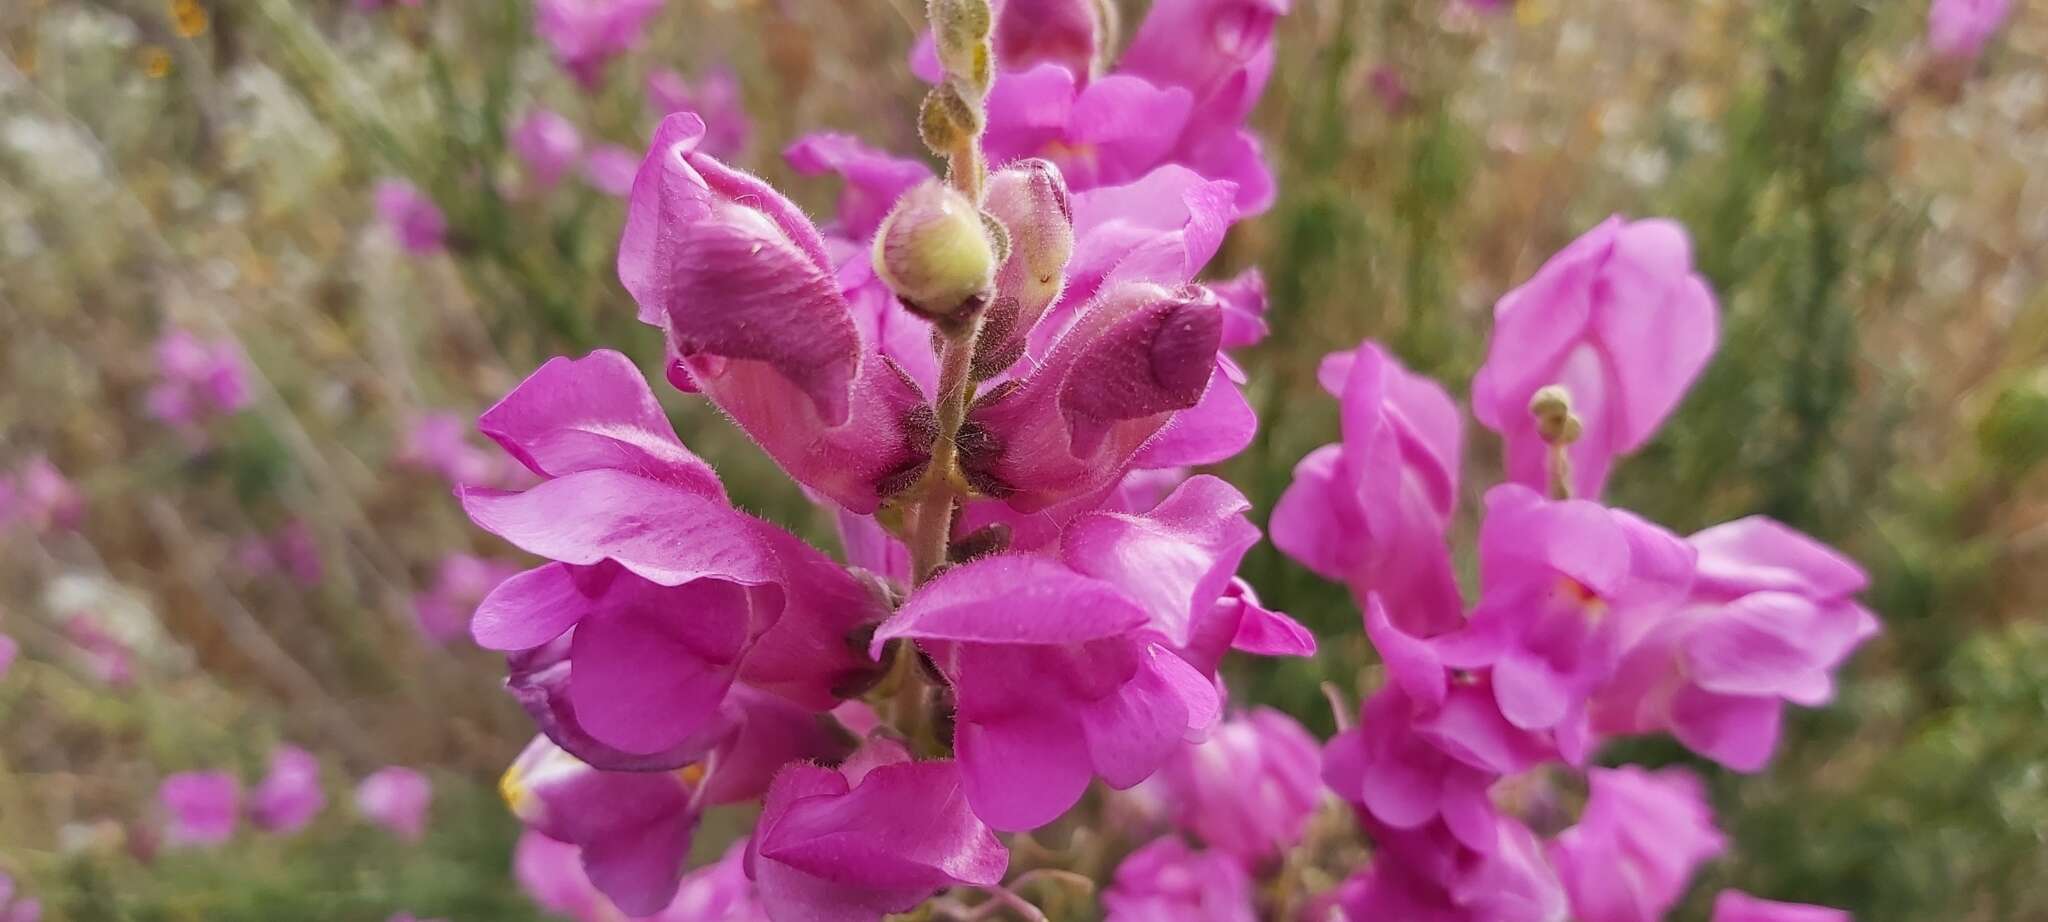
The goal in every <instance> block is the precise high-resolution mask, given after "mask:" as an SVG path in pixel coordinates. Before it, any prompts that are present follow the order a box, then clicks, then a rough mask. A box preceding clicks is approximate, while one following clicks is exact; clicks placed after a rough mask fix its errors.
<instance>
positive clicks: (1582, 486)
mask: <svg viewBox="0 0 2048 922" xmlns="http://www.w3.org/2000/svg"><path fill="white" fill-rule="evenodd" d="M1719 325H1720V321H1719V318H1718V315H1717V309H1716V307H1715V303H1714V295H1713V292H1711V291H1709V290H1708V288H1707V284H1706V281H1705V280H1704V279H1702V278H1700V276H1699V275H1698V273H1696V272H1694V271H1693V267H1692V244H1691V242H1690V241H1689V240H1688V239H1687V237H1686V233H1685V230H1684V228H1681V227H1680V226H1678V225H1677V224H1676V223H1674V222H1671V221H1666V220H1658V219H1652V220H1646V221H1635V222H1628V221H1624V220H1623V219H1622V218H1620V217H1619V216H1616V217H1612V218H1609V219H1607V220H1606V221H1604V222H1602V223H1601V224H1600V225H1599V226H1598V227H1595V228H1593V229H1592V230H1590V231H1588V232H1586V234H1585V236H1582V237H1580V238H1579V239H1577V240H1575V241H1573V242H1572V244H1571V245H1570V246H1567V247H1565V248H1564V249H1563V250H1561V251H1559V252H1558V254H1557V255H1555V256H1552V257H1551V258H1550V261H1549V262H1546V263H1544V264H1543V267H1542V268H1540V269H1538V270H1536V275H1535V276H1534V277H1532V278H1530V279H1529V281H1527V282H1525V283H1523V285H1522V286H1521V287H1519V288H1516V289H1515V290H1513V291H1510V292H1508V293H1507V294H1506V295H1503V296H1502V297H1501V299H1500V301H1499V303H1497V304H1495V305H1494V328H1493V338H1492V342H1491V343H1490V344H1489V346H1488V351H1487V356H1486V364H1485V366H1483V367H1481V368H1480V369H1479V373H1478V375H1477V376H1475V377H1474V378H1473V379H1472V413H1473V415H1474V416H1475V417H1477V418H1478V420H1479V422H1480V424H1481V425H1484V426H1485V427H1487V428H1488V429H1492V430H1493V431H1495V432H1498V433H1500V434H1501V437H1502V439H1504V440H1505V441H1506V443H1507V474H1508V479H1509V480H1511V481H1514V482H1515V483H1519V484H1522V485H1524V486H1528V487H1532V488H1535V489H1539V490H1540V489H1544V488H1545V486H1546V485H1547V484H1548V483H1549V474H1550V472H1549V466H1550V464H1549V460H1548V454H1549V447H1548V446H1547V445H1546V444H1545V443H1544V442H1543V439H1542V437H1541V436H1540V435H1538V434H1537V431H1536V421H1535V418H1534V417H1533V416H1532V415H1531V414H1530V412H1529V401H1530V399H1531V398H1532V397H1533V396H1534V395H1535V394H1536V391H1537V390H1538V389H1540V388H1543V387H1546V386H1549V385H1559V386H1562V387H1563V388H1564V389H1565V390H1566V391H1567V392H1568V393H1569V394H1570V398H1571V404H1572V409H1573V413H1574V414H1575V415H1576V416H1578V418H1579V419H1580V421H1581V422H1582V423H1583V425H1584V432H1583V434H1582V435H1580V437H1579V439H1578V441H1577V442H1575V443H1573V444H1572V445H1571V446H1570V447H1569V449H1567V451H1566V456H1567V457H1568V458H1569V459H1570V462H1571V481H1570V485H1571V488H1572V492H1573V494H1574V495H1575V496H1578V497H1581V498H1584V499H1597V498H1599V496H1600V493H1601V489H1602V488H1603V487H1604V486H1605V485H1606V483H1607V475H1608V473H1609V471H1610V470H1611V469H1612V468H1613V466H1614V461H1615V459H1616V458H1619V457H1620V456H1622V455H1626V454H1628V453H1630V452H1633V451H1635V450H1636V449H1638V448H1641V447H1642V446H1643V445H1644V443H1646V442H1648V441H1649V440H1650V437H1651V436H1652V435H1654V434H1655V433H1656V431H1657V427H1658V426H1660V425H1662V424H1663V422H1664V419H1665V417H1667V416H1669V415H1670V414H1671V411H1672V409H1673V408H1675V407H1677V405H1678V401H1679V400H1680V398H1682V397H1684V396H1685V392H1686V390H1687V389H1688V388H1690V387H1691V386H1692V382H1693V379H1694V378H1695V377H1697V376H1698V375H1699V373H1700V370H1701V369H1702V368H1704V367H1706V364H1707V358H1708V357H1709V356H1711V355H1712V354H1713V352H1714V345H1715V341H1716V338H1717V336H1718V331H1719Z"/></svg>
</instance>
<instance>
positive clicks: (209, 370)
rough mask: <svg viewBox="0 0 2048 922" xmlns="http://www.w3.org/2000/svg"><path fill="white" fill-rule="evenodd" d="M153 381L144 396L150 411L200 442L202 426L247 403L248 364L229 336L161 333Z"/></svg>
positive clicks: (202, 440)
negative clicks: (207, 338) (208, 338)
mask: <svg viewBox="0 0 2048 922" xmlns="http://www.w3.org/2000/svg"><path fill="white" fill-rule="evenodd" d="M156 364H157V381H156V383H155V384H154V385H152V386H151V387H150V389H149V393H148V395H147V396H146V397H145V398H144V406H145V408H146V409H147V410H148V411H149V414H150V415H151V416H153V417H155V418H156V419H157V420H158V421H159V422H162V423H164V424H166V425H168V426H170V427H172V428H174V429H176V430H178V431H179V433H180V434H182V435H183V436H184V437H185V439H186V441H187V442H188V443H190V444H192V445H193V446H194V447H195V448H196V447H202V446H203V445H204V443H205V439H206V434H205V432H204V430H203V428H202V427H203V426H204V425H205V424H206V423H207V422H208V421H210V420H213V419H218V418H221V417H226V416H232V415H234V414H236V413H239V412H241V411H242V410H243V409H245V408H247V407H248V405H249V403H250V402H251V400H252V399H253V398H252V397H251V395H250V393H249V385H248V374H249V371H248V364H247V360H246V359H245V358H244V357H243V355H242V349H241V346H240V344H238V343H236V342H235V341H234V340H232V339H221V340H217V341H215V342H212V343H207V342H202V341H201V340H200V339H199V338H198V337H195V336H193V335H192V334H191V333H189V332H187V331H185V330H179V329H173V330H170V331H168V332H166V333H164V335H163V337H162V338H160V339H158V340H157V343H156Z"/></svg>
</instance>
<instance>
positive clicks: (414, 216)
mask: <svg viewBox="0 0 2048 922" xmlns="http://www.w3.org/2000/svg"><path fill="white" fill-rule="evenodd" d="M376 200H377V217H378V218H379V219H380V220H382V221H383V222H384V226H385V227H386V228H388V229H389V230H390V231H391V236H392V237H393V238H394V239H396V240H397V241H398V245H399V246H400V247H402V248H404V249H405V251H406V252H407V253H411V254H413V255H415V256H424V255H427V254H429V253H434V252H437V251H439V250H440V249H441V248H442V246H444V245H445V243H446V239H447V236H448V219H447V218H446V217H445V216H443V215H442V214H441V209H440V207H439V206H437V205H435V204H434V200H433V199H430V198H428V197H427V196H426V193H423V192H421V191H420V189H419V187H418V186H415V185H413V184H412V183H410V182H407V181H405V180H403V179H385V180H381V181H379V182H378V183H377V191H376Z"/></svg>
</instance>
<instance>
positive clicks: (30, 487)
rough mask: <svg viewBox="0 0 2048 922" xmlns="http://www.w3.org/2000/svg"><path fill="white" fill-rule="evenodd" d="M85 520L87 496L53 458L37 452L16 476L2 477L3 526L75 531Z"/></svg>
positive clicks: (0, 520) (0, 518) (0, 519)
mask: <svg viewBox="0 0 2048 922" xmlns="http://www.w3.org/2000/svg"><path fill="white" fill-rule="evenodd" d="M84 521H85V497H84V496H82V495H80V494H79V492H78V488H77V487H76V486H73V485H72V483H71V481H70V480H69V479H68V478H66V477H65V476H64V473H63V472H62V471H59V470H58V469H57V466H56V465H54V464H51V463H50V459H49V458H48V457H46V456H43V455H35V456H32V457H30V458H29V459H28V460H27V461H24V462H23V463H22V465H21V467H20V468H18V469H17V470H16V472H15V474H14V476H13V477H4V476H0V526H5V525H7V524H8V523H10V522H20V523H22V525H23V526H24V527H25V528H27V529H29V530H30V531H32V532H36V533H47V532H54V531H72V530H76V529H77V528H78V527H79V525H80V524H81V523H83V522H84Z"/></svg>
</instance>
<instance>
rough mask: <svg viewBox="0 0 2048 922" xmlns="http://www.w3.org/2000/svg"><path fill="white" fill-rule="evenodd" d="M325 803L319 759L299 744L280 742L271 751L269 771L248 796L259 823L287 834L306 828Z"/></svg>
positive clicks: (273, 830)
mask: <svg viewBox="0 0 2048 922" xmlns="http://www.w3.org/2000/svg"><path fill="white" fill-rule="evenodd" d="M326 806H327V793H326V792H325V791H323V790H321V788H320V760H319V759H316V758H314V757H313V754H312V753H310V752H307V751H305V750H304V749H300V748H299V747H297V746H279V747H278V748H277V750H276V751H275V752H272V753H271V754H270V774H268V775H266V776H264V778H263V782H262V783H261V784H259V785H257V786H256V790H254V791H252V792H251V793H250V797H249V811H250V813H251V816H252V818H253V819H254V820H255V822H256V825H258V826H261V827H263V828H264V829H267V830H270V831H271V832H278V833H286V834H289V833H294V832H297V831H299V830H300V829H303V828H305V826H306V824H307V823H310V822H312V821H313V817H315V816H318V815H319V814H320V811H321V810H322V809H323V808H325V807H326Z"/></svg>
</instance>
